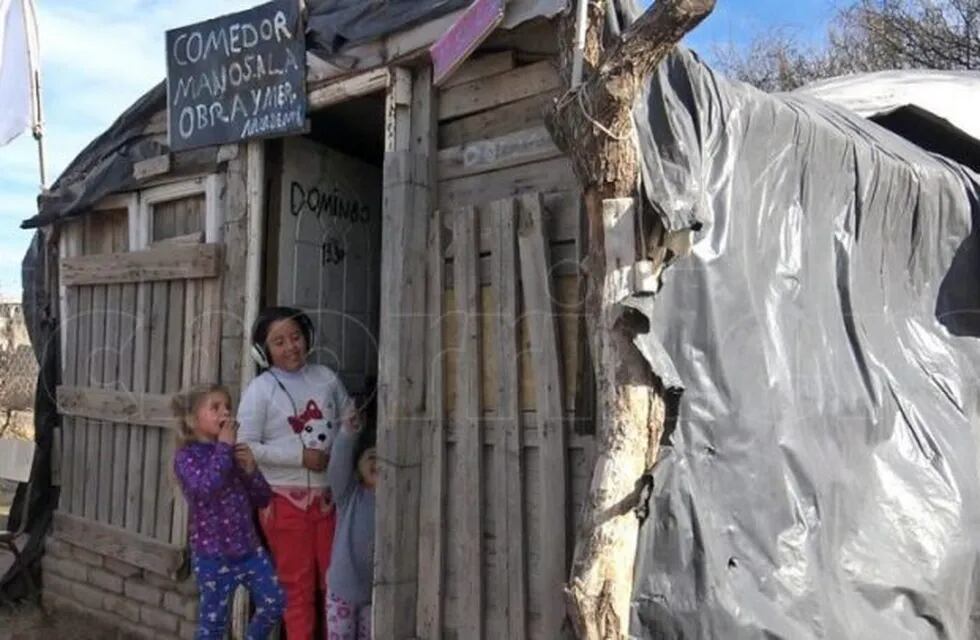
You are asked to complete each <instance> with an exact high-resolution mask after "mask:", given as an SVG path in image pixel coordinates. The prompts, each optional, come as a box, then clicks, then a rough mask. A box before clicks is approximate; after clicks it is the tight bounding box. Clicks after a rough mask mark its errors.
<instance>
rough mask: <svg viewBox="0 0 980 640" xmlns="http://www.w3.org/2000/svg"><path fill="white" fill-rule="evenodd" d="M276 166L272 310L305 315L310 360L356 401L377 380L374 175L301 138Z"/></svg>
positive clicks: (377, 198) (377, 181) (288, 145)
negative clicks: (333, 374) (310, 333)
mask: <svg viewBox="0 0 980 640" xmlns="http://www.w3.org/2000/svg"><path fill="white" fill-rule="evenodd" d="M283 158H284V161H283V173H282V180H281V184H282V189H281V193H280V195H279V198H280V202H279V206H280V209H279V210H280V212H281V213H280V228H279V245H278V254H279V265H278V273H279V282H278V304H282V305H288V306H294V307H299V308H301V309H303V310H305V311H306V312H307V313H309V314H310V317H311V318H312V319H313V322H314V324H315V325H316V329H317V339H316V342H317V344H316V348H315V351H314V355H313V360H314V361H316V362H319V363H321V364H325V365H326V366H328V367H330V368H331V369H333V370H335V371H337V372H338V373H339V374H340V377H341V379H342V380H343V381H344V384H345V385H346V386H347V389H348V391H350V392H351V393H358V392H361V391H363V390H364V386H365V381H366V380H367V379H368V378H369V377H372V376H376V375H377V362H378V348H377V335H378V303H379V292H378V286H379V270H380V264H381V251H380V241H381V213H380V210H381V172H380V170H379V169H378V168H377V167H373V166H371V165H368V164H366V163H363V162H360V161H358V160H354V159H353V158H350V157H348V156H345V155H343V154H341V153H338V152H336V151H333V150H331V149H329V148H327V147H325V146H323V145H320V144H317V143H316V142H313V141H310V140H307V139H304V138H290V139H288V140H286V141H285V143H284V155H283Z"/></svg>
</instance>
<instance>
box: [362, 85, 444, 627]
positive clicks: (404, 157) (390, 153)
mask: <svg viewBox="0 0 980 640" xmlns="http://www.w3.org/2000/svg"><path fill="white" fill-rule="evenodd" d="M435 108H436V105H435V91H434V90H433V87H432V70H431V68H426V69H421V70H417V71H415V72H414V73H413V72H412V71H410V70H409V69H406V68H403V67H395V68H393V69H392V70H391V84H390V86H389V88H388V99H387V104H386V122H385V132H386V136H385V167H384V192H383V205H382V216H383V223H382V224H383V225H384V226H383V230H382V231H383V232H382V247H381V336H380V337H381V340H380V344H379V358H378V360H379V362H378V400H379V401H378V409H379V411H378V414H379V415H378V425H379V428H378V467H379V472H380V481H379V487H378V492H377V495H378V497H377V499H378V504H377V512H378V518H377V524H376V529H375V540H376V544H375V550H376V551H375V566H374V607H373V612H374V628H373V631H374V635H375V637H377V638H412V637H414V636H415V633H416V614H417V596H418V562H419V556H418V553H419V487H420V483H421V479H422V478H421V476H422V474H421V446H420V441H421V434H422V429H423V428H424V427H425V425H427V419H426V415H425V386H426V381H425V377H426V376H425V374H426V362H425V358H422V357H419V347H420V346H422V345H424V344H425V340H426V333H427V332H426V318H425V308H426V288H425V287H426V284H425V280H426V267H427V264H426V263H427V252H428V246H427V241H428V236H429V234H428V223H429V217H430V211H431V209H432V206H433V203H434V202H435V198H434V189H433V187H432V185H433V184H434V181H433V171H434V161H435V126H434V118H435Z"/></svg>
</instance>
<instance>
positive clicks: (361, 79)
mask: <svg viewBox="0 0 980 640" xmlns="http://www.w3.org/2000/svg"><path fill="white" fill-rule="evenodd" d="M389 77H390V76H389V74H388V69H387V68H386V67H381V68H380V69H372V70H371V71H366V72H364V73H359V74H357V75H356V76H350V77H349V78H344V79H342V80H336V81H333V82H329V83H328V84H325V85H321V86H319V87H317V88H315V89H313V90H312V91H310V92H309V96H308V98H307V100H308V102H309V110H310V111H316V110H318V109H324V108H326V107H329V106H330V105H334V104H338V103H340V102H344V101H345V100H349V99H351V98H356V97H358V96H366V95H368V94H371V93H377V92H379V91H384V90H385V88H386V87H387V86H388V79H389Z"/></svg>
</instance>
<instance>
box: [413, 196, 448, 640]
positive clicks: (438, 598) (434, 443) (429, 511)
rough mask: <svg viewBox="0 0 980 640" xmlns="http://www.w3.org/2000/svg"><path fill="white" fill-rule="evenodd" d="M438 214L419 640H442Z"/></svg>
mask: <svg viewBox="0 0 980 640" xmlns="http://www.w3.org/2000/svg"><path fill="white" fill-rule="evenodd" d="M442 232H443V227H442V213H441V211H439V210H438V209H437V210H435V211H433V212H432V214H431V218H430V220H429V247H430V248H429V256H428V273H427V274H426V277H427V278H428V282H427V283H426V295H427V296H428V305H427V309H426V316H427V318H426V319H427V321H428V323H429V328H428V335H427V336H426V348H425V351H426V361H427V363H428V366H429V370H428V372H427V374H426V390H425V393H426V398H425V409H426V414H427V425H426V431H425V433H424V434H423V440H422V452H423V455H424V456H425V460H426V464H424V465H423V466H422V485H421V498H420V500H421V505H420V511H419V595H418V614H417V615H418V621H417V626H418V633H417V634H416V635H417V636H418V637H419V638H439V637H441V635H442V624H443V598H444V597H445V596H446V592H445V586H444V581H445V562H446V550H445V536H444V533H445V527H446V522H445V517H446V516H445V514H446V415H445V406H444V401H443V393H444V388H443V384H444V381H443V376H444V371H443V358H444V356H443V340H442V324H443V315H444V304H443V300H444V297H445V292H444V291H443V283H442V280H443V264H444V263H443V258H442V251H441V247H442Z"/></svg>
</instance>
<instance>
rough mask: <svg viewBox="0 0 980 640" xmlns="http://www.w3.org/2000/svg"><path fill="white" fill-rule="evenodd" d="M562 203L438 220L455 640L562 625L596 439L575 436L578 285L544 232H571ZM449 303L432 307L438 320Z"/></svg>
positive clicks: (534, 200) (449, 607)
mask: <svg viewBox="0 0 980 640" xmlns="http://www.w3.org/2000/svg"><path fill="white" fill-rule="evenodd" d="M555 202H556V203H559V204H560V203H562V202H564V203H565V205H566V206H565V207H561V206H556V207H555V208H554V209H553V211H550V212H549V211H548V209H547V208H546V207H545V206H544V205H543V203H542V202H541V201H540V200H539V196H536V195H535V196H525V197H522V198H518V199H511V198H508V199H504V200H501V201H496V202H492V203H488V204H486V205H483V206H480V207H464V208H461V209H457V210H453V211H449V212H447V214H446V218H447V220H448V221H451V224H452V228H451V229H447V228H446V225H445V224H444V225H443V233H447V234H451V235H452V239H451V241H450V242H449V243H444V244H443V258H442V259H443V261H445V260H446V254H447V253H448V252H449V249H450V248H451V249H452V254H453V256H452V260H451V262H450V263H449V266H451V272H453V283H452V284H453V287H452V288H451V289H446V290H445V292H444V296H443V298H442V300H441V301H440V302H439V303H438V304H441V305H444V308H445V309H446V312H445V313H444V314H443V315H442V316H441V318H442V320H441V322H440V323H439V324H440V325H441V333H440V334H439V336H438V341H436V340H432V341H431V342H430V343H429V345H428V346H427V350H428V356H427V360H428V361H430V362H431V361H436V362H438V363H439V366H440V374H441V377H440V379H441V381H442V384H441V385H440V386H441V389H442V397H441V398H440V399H439V405H440V410H441V411H444V412H445V415H446V416H448V417H449V419H450V422H449V423H448V424H445V425H443V426H440V428H439V429H438V430H437V431H436V433H435V436H436V437H441V438H443V439H444V441H443V449H442V450H441V451H440V452H439V456H440V458H441V460H440V464H442V465H444V469H445V471H444V473H445V474H446V478H445V479H444V480H442V482H444V483H445V486H446V487H447V493H448V504H447V505H446V507H445V509H444V513H445V515H444V516H443V521H444V522H445V526H444V529H443V530H442V531H440V533H439V535H438V543H440V544H442V545H443V554H442V555H439V554H435V556H434V557H435V558H436V560H438V561H442V562H444V564H445V567H446V569H445V578H444V587H443V588H442V593H443V598H442V616H443V627H442V628H443V631H444V632H445V633H447V634H452V633H455V634H458V636H459V637H477V635H478V634H480V633H482V634H483V635H484V636H485V637H513V638H525V637H527V638H554V637H558V634H559V630H560V628H561V624H562V618H563V609H562V602H561V595H562V589H561V587H562V585H563V583H564V580H565V579H566V578H567V571H568V560H569V558H568V552H567V542H566V541H567V539H568V536H569V533H570V532H571V531H572V530H573V529H574V527H575V526H576V513H575V511H574V505H576V504H581V501H582V497H583V496H584V492H585V484H586V483H585V481H584V476H585V475H586V474H587V473H588V467H587V465H588V463H589V460H590V455H591V452H592V444H591V437H589V436H584V437H583V436H579V437H576V438H569V437H567V432H568V426H569V424H571V423H572V421H573V420H574V419H575V416H574V415H573V413H572V408H573V407H574V406H575V405H576V403H575V398H576V395H577V393H579V391H578V389H577V388H576V385H577V380H578V376H577V375H575V374H576V372H577V369H578V367H579V366H580V360H579V358H578V354H579V350H578V349H577V348H576V347H577V340H578V336H579V323H580V321H581V317H580V313H581V301H580V300H579V283H578V278H577V276H575V275H564V276H558V275H555V264H554V262H553V261H552V257H553V255H554V251H553V248H552V249H549V247H548V243H549V242H550V239H548V238H547V236H546V235H545V233H547V232H549V231H556V230H560V229H561V228H563V225H557V224H552V223H551V222H550V221H548V220H547V218H548V216H549V214H551V213H553V214H554V215H564V216H576V215H578V211H579V207H578V206H577V202H574V201H573V200H572V199H571V198H564V199H557V200H556V201H555ZM482 226H486V227H489V235H488V236H487V234H486V233H485V232H486V230H485V229H480V228H479V227H482ZM481 237H487V242H486V247H485V248H483V247H481V246H480V244H479V239H480V238H481ZM434 240H435V237H433V238H432V240H430V242H432V241H434ZM573 242H574V241H573ZM519 246H520V250H518V247H519ZM559 246H561V245H559ZM485 252H487V253H489V255H483V256H482V257H481V256H480V253H485ZM481 268H485V270H486V273H485V274H484V275H483V276H480V275H479V273H478V272H479V271H480V270H481ZM432 269H434V267H432V268H430V278H432V277H433V276H432V275H431V274H432ZM446 273H448V272H447V271H446V270H445V269H443V270H442V271H441V272H440V275H444V274H446ZM439 284H440V283H438V282H433V281H430V283H429V286H430V287H431V286H433V285H437V286H438V285H439ZM440 308H443V307H438V306H437V303H436V302H430V312H429V313H430V317H431V316H432V315H435V314H437V313H438V312H439V311H438V310H439V309H440ZM433 402H435V401H433ZM585 431H587V429H586V430H585ZM430 450H431V444H430V445H429V446H427V448H426V451H430ZM573 451H574V452H575V453H574V454H573V453H572V452H573ZM430 455H431V454H430ZM573 455H574V456H575V459H576V461H577V464H576V465H574V466H572V465H571V464H570V462H569V460H570V458H571V457H572V456H573ZM573 474H577V476H574V477H573ZM578 476H581V477H578ZM576 491H577V494H576V493H575V492H576ZM570 494H571V495H570ZM433 508H435V507H433ZM440 508H441V507H440ZM423 513H425V511H423ZM474 530H476V531H477V532H479V535H477V536H475V537H474V534H473V531H474ZM474 555H477V556H478V557H477V558H476V559H474ZM431 557H433V554H431V553H430V554H429V555H425V556H423V557H422V562H432V561H433V560H431V559H430V558H431ZM420 571H421V569H420ZM477 603H479V604H477ZM420 637H432V636H431V635H430V636H423V635H422V634H421V633H420Z"/></svg>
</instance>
